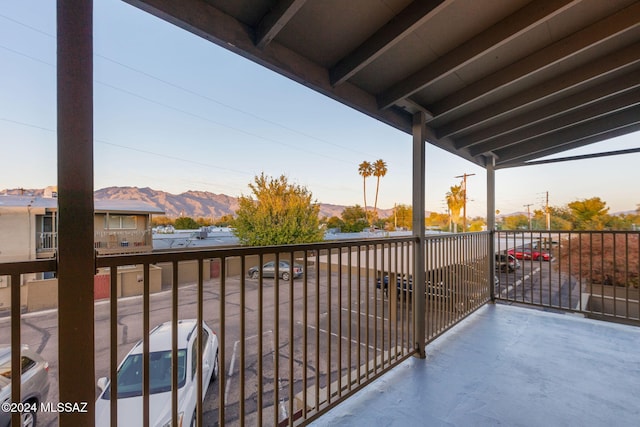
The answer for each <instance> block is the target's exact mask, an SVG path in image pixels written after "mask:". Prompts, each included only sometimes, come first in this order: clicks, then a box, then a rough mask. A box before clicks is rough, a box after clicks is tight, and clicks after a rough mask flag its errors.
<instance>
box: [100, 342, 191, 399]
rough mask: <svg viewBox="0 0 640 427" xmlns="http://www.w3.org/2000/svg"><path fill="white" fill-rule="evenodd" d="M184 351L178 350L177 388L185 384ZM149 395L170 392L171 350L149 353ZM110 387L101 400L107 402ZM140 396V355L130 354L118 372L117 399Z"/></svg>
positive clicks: (185, 352)
mask: <svg viewBox="0 0 640 427" xmlns="http://www.w3.org/2000/svg"><path fill="white" fill-rule="evenodd" d="M186 354H187V350H186V349H180V350H178V388H180V387H182V386H183V385H184V382H185V378H186V376H185V372H186V370H185V363H186ZM149 389H150V394H155V393H165V392H167V391H170V390H171V350H167V351H156V352H152V353H149ZM109 394H110V387H107V389H106V390H105V392H104V393H103V394H102V398H103V399H105V400H109V397H110V396H109ZM141 395H142V354H130V355H129V356H128V357H127V358H126V359H125V361H124V362H123V363H122V366H121V367H120V369H119V370H118V399H121V398H126V397H135V396H141Z"/></svg>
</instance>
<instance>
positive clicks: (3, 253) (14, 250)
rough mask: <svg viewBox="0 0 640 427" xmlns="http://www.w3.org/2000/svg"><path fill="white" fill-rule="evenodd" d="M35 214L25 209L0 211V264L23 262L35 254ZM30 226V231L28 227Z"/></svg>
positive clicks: (2, 209)
mask: <svg viewBox="0 0 640 427" xmlns="http://www.w3.org/2000/svg"><path fill="white" fill-rule="evenodd" d="M34 221H35V214H34V213H33V212H31V214H30V215H28V214H27V208H1V209H0V262H11V261H24V260H29V259H32V257H33V254H35V247H34V246H35V234H34V233H33V232H32V231H31V230H34V229H35V226H34V225H33V223H34ZM30 224H31V229H30V227H29V225H30Z"/></svg>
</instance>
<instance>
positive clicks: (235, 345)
mask: <svg viewBox="0 0 640 427" xmlns="http://www.w3.org/2000/svg"><path fill="white" fill-rule="evenodd" d="M266 334H273V331H272V330H268V331H264V332H263V333H262V335H266ZM258 336H259V335H252V336H250V337H246V338H245V339H244V340H245V341H249V340H253V339H256V338H258ZM267 342H270V343H271V353H273V352H274V351H273V349H274V347H273V340H267ZM239 343H240V340H236V341H235V342H234V343H233V353H232V354H231V362H230V363H229V373H228V374H227V379H226V385H225V388H224V404H225V405H227V403H228V402H227V399H228V396H229V389H230V387H231V381H230V380H231V377H233V369H234V366H235V362H236V353H237V352H238V344H239ZM258 357H262V356H261V355H260V356H258Z"/></svg>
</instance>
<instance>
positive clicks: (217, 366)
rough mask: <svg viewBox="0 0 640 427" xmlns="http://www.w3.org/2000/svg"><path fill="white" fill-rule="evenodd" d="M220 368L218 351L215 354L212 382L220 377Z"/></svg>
mask: <svg viewBox="0 0 640 427" xmlns="http://www.w3.org/2000/svg"><path fill="white" fill-rule="evenodd" d="M219 369H220V365H219V363H218V352H217V351H216V355H215V356H213V373H212V374H211V383H213V382H214V381H215V380H216V379H217V378H218V371H219Z"/></svg>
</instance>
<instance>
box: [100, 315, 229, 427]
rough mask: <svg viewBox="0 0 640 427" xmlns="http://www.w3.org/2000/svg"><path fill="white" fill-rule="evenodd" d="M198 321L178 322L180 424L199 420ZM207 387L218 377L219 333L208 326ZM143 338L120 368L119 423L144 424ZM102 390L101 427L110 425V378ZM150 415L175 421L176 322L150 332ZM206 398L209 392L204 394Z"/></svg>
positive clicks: (153, 421)
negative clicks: (173, 356)
mask: <svg viewBox="0 0 640 427" xmlns="http://www.w3.org/2000/svg"><path fill="white" fill-rule="evenodd" d="M197 325H198V322H197V321H196V320H195V319H188V320H179V321H178V345H177V347H178V361H177V368H178V414H179V415H178V416H179V419H178V420H177V424H178V425H179V426H191V425H194V423H195V416H196V400H197V375H196V365H197V360H198V358H197V354H198V353H197V349H198V329H197ZM202 337H203V343H204V345H203V347H202V389H203V390H204V391H206V390H207V388H208V387H209V384H210V383H211V382H212V381H213V380H215V378H217V376H218V337H217V336H216V334H215V333H214V332H213V331H212V330H211V328H209V326H207V325H206V324H204V323H203V325H202ZM142 346H143V343H142V340H141V341H139V342H138V343H137V344H136V345H135V346H134V347H133V348H132V349H131V351H129V354H127V356H126V357H125V358H124V360H123V361H122V363H120V366H119V367H118V426H132V427H133V426H140V425H142V387H143V385H142V358H143V354H142V351H143V350H142ZM98 388H99V389H100V390H101V393H100V395H99V396H98V400H97V401H96V426H108V425H110V417H109V415H110V405H111V402H110V393H111V391H110V388H111V387H110V382H109V379H108V378H106V377H103V378H100V379H99V380H98ZM149 388H150V397H149V406H150V410H149V417H150V425H151V426H154V427H164V426H168V425H171V322H165V323H162V324H160V325H158V326H156V327H155V328H153V330H151V332H150V333H149ZM203 399H204V393H203Z"/></svg>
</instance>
